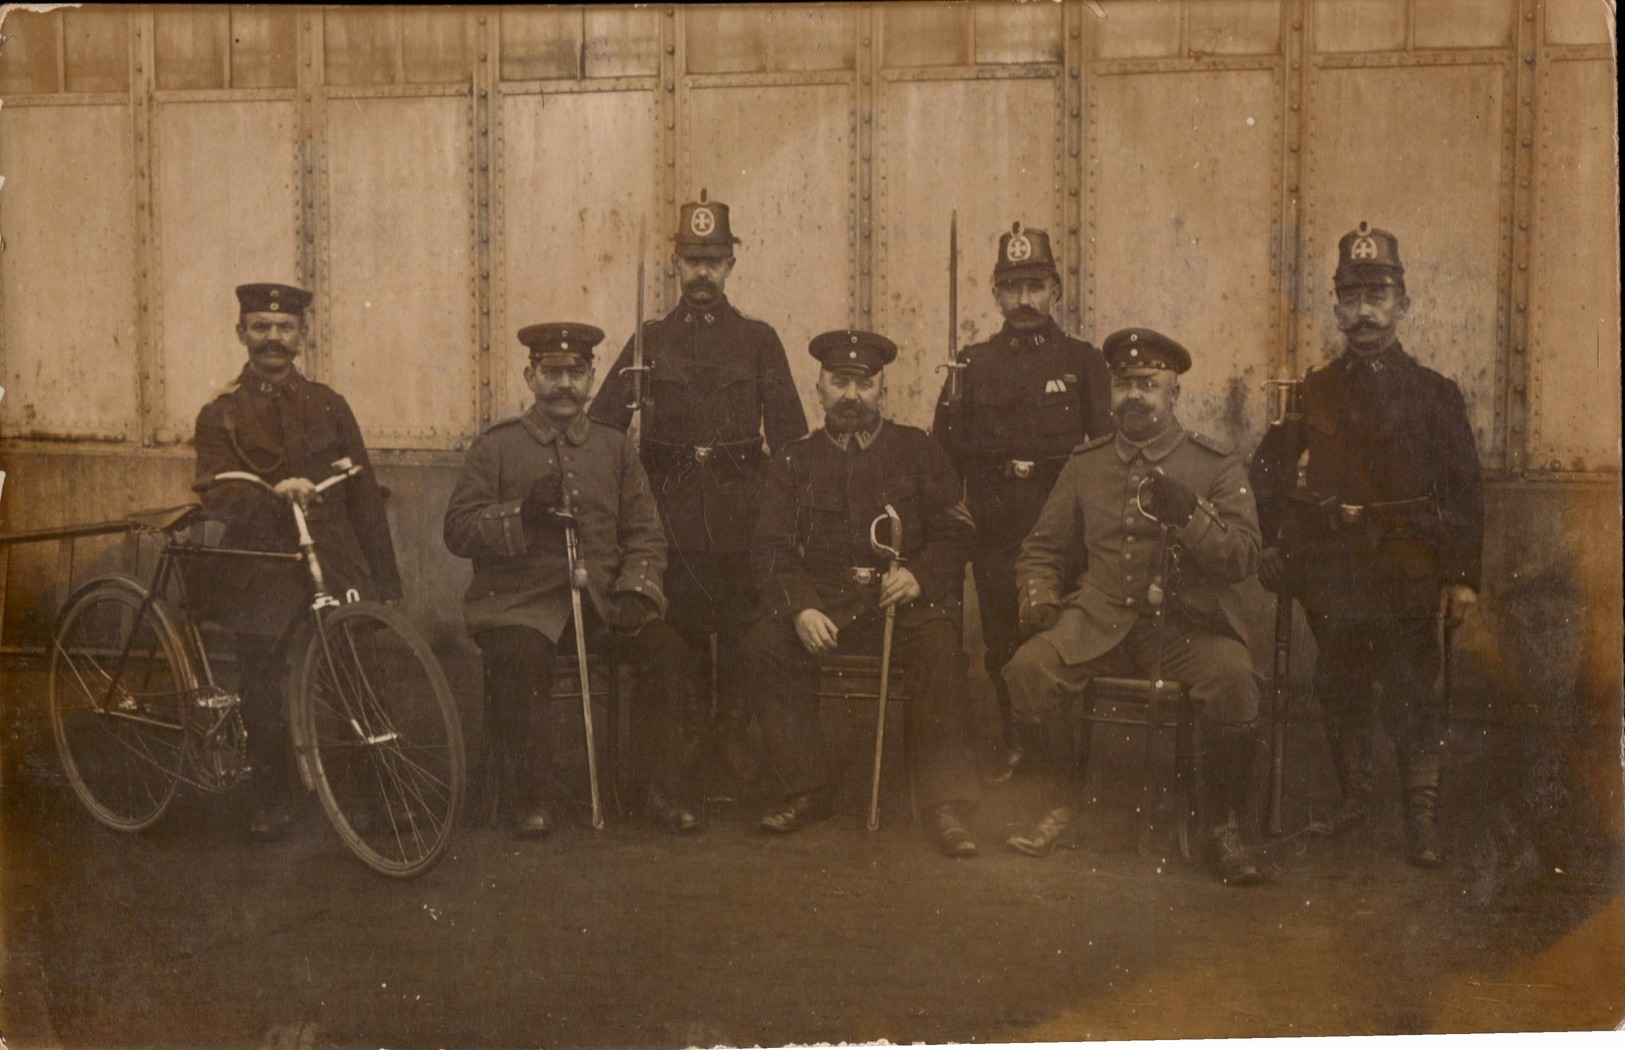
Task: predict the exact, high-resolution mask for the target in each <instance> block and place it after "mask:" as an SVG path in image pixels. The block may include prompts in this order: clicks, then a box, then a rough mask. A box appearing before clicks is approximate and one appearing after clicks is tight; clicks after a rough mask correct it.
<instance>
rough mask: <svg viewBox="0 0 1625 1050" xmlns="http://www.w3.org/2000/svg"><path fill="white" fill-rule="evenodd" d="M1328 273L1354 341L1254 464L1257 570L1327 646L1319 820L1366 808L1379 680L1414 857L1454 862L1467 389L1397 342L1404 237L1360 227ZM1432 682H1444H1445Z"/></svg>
mask: <svg viewBox="0 0 1625 1050" xmlns="http://www.w3.org/2000/svg"><path fill="white" fill-rule="evenodd" d="M1333 283H1334V285H1335V287H1336V294H1337V303H1336V306H1335V307H1334V308H1333V310H1334V313H1335V314H1336V317H1337V326H1338V328H1340V329H1341V330H1342V332H1343V336H1344V339H1345V341H1346V344H1347V346H1346V348H1345V349H1344V351H1343V353H1342V354H1341V355H1340V356H1338V357H1337V359H1336V360H1334V361H1332V363H1331V364H1329V365H1326V366H1325V367H1324V368H1317V369H1311V370H1310V372H1309V374H1308V375H1307V376H1305V377H1304V380H1303V383H1302V386H1301V389H1300V390H1299V392H1298V402H1299V408H1300V411H1299V412H1298V413H1296V414H1295V415H1296V418H1292V417H1288V418H1287V419H1285V420H1283V422H1282V424H1281V425H1278V426H1273V427H1271V428H1270V430H1269V431H1268V432H1267V433H1266V434H1265V435H1264V440H1263V442H1262V444H1260V446H1259V449H1258V453H1257V454H1256V455H1255V456H1254V458H1253V464H1252V481H1253V485H1254V488H1255V490H1256V491H1257V495H1258V509H1259V513H1260V516H1261V517H1262V519H1263V524H1264V536H1265V542H1266V543H1267V544H1268V545H1269V546H1268V548H1267V549H1266V550H1265V551H1264V556H1263V560H1262V562H1261V563H1260V566H1259V578H1260V580H1261V581H1262V582H1263V583H1264V585H1265V586H1266V587H1268V588H1270V589H1271V590H1274V591H1277V592H1278V593H1285V594H1290V595H1292V596H1294V597H1296V598H1297V599H1298V600H1299V601H1300V602H1302V603H1303V607H1304V611H1305V613H1306V614H1307V615H1308V619H1309V626H1310V628H1311V629H1312V630H1313V631H1314V635H1315V642H1316V645H1317V648H1318V650H1319V656H1318V657H1317V660H1316V664H1315V677H1314V690H1315V699H1316V702H1317V703H1318V704H1319V705H1320V708H1321V711H1322V712H1323V713H1324V715H1325V719H1326V736H1327V740H1328V743H1329V744H1330V745H1331V749H1332V757H1333V760H1334V763H1335V766H1336V769H1337V776H1338V783H1339V786H1340V788H1341V792H1342V799H1341V802H1340V804H1339V806H1338V807H1337V809H1336V810H1334V811H1333V812H1332V813H1331V814H1330V815H1329V816H1328V817H1326V818H1325V819H1323V820H1319V821H1316V822H1314V823H1313V824H1312V825H1311V830H1314V831H1317V832H1319V833H1321V834H1327V835H1331V834H1337V833H1338V832H1341V831H1344V830H1346V829H1348V828H1352V827H1354V826H1356V825H1359V824H1362V823H1364V822H1365V821H1366V820H1367V818H1368V817H1369V810H1370V803H1371V793H1372V783H1371V746H1372V735H1371V734H1372V720H1373V719H1372V716H1373V705H1374V701H1373V698H1372V686H1373V685H1374V684H1377V683H1380V684H1381V686H1382V715H1383V723H1384V725H1385V727H1386V728H1387V731H1388V735H1389V737H1390V738H1391V739H1392V740H1393V743H1394V749H1395V751H1396V752H1397V753H1398V758H1399V770H1400V777H1401V780H1402V786H1403V788H1404V793H1405V821H1406V831H1407V835H1408V840H1409V841H1408V850H1407V852H1408V854H1409V857H1410V860H1411V862H1412V863H1413V864H1416V865H1417V866H1419V867H1424V868H1434V867H1438V866H1439V865H1440V864H1441V863H1442V861H1443V855H1442V852H1441V850H1440V846H1439V839H1438V831H1437V828H1436V810H1437V807H1438V796H1439V778H1440V773H1441V769H1442V766H1443V761H1444V739H1445V735H1446V733H1447V731H1448V729H1449V707H1448V704H1449V695H1448V692H1449V671H1448V668H1449V653H1450V648H1449V647H1450V634H1451V631H1452V630H1453V629H1454V628H1455V626H1456V625H1457V624H1458V623H1460V622H1461V620H1462V618H1463V617H1465V616H1466V615H1467V614H1468V613H1469V612H1471V611H1472V608H1473V606H1474V604H1475V602H1476V601H1477V598H1478V583H1479V570H1480V564H1481V558H1482V549H1483V540H1484V489H1483V482H1482V480H1481V478H1480V476H1479V466H1478V449H1477V445H1476V443H1475V441H1474V439H1473V430H1472V426H1471V424H1470V423H1469V422H1468V419H1467V406H1466V402H1465V401H1464V400H1463V399H1462V396H1461V391H1460V389H1459V388H1458V387H1457V386H1456V384H1455V383H1454V382H1452V381H1451V380H1449V379H1446V378H1445V377H1444V376H1442V375H1440V374H1439V373H1437V372H1435V371H1433V370H1432V369H1430V368H1427V367H1424V366H1423V365H1421V364H1420V363H1418V362H1417V360H1416V359H1415V358H1413V357H1411V356H1410V355H1408V354H1407V353H1405V351H1404V349H1403V348H1402V347H1401V346H1400V342H1399V323H1400V322H1401V321H1402V320H1404V318H1405V314H1406V312H1407V311H1408V310H1409V309H1410V298H1409V297H1408V296H1407V295H1406V294H1405V268H1404V266H1403V265H1401V263H1400V261H1399V241H1398V239H1397V238H1395V237H1394V235H1393V234H1391V233H1389V232H1387V231H1386V230H1378V229H1372V228H1371V227H1370V226H1368V225H1367V224H1366V223H1361V224H1360V226H1359V228H1358V229H1356V230H1353V231H1351V232H1349V233H1347V234H1345V235H1344V236H1343V238H1342V240H1341V241H1340V242H1339V244H1338V262H1337V272H1336V274H1335V275H1334V277H1333ZM1305 452H1307V453H1308V463H1307V464H1306V465H1305V466H1304V468H1303V485H1302V486H1301V487H1300V485H1299V483H1298V478H1299V460H1300V458H1301V457H1302V456H1303V454H1304V453H1305ZM1441 643H1442V648H1441ZM1441 672H1442V673H1441ZM1436 675H1440V676H1441V677H1442V678H1443V680H1444V688H1443V689H1436V688H1434V684H1433V683H1434V679H1435V676H1436Z"/></svg>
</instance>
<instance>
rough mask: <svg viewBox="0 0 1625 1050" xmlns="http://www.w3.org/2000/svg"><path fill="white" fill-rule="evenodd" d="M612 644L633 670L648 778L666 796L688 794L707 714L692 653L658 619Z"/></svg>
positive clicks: (638, 719) (635, 703) (640, 735)
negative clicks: (636, 677)
mask: <svg viewBox="0 0 1625 1050" xmlns="http://www.w3.org/2000/svg"><path fill="white" fill-rule="evenodd" d="M615 644H616V645H617V646H618V648H619V649H620V651H621V654H622V655H623V656H624V657H625V658H626V659H627V660H629V661H630V662H631V663H632V665H633V667H634V668H635V669H636V671H637V676H638V687H637V689H635V690H634V693H633V695H634V705H635V710H634V712H633V720H634V722H635V723H637V724H638V726H639V731H638V733H637V736H638V737H639V738H640V739H641V740H643V741H646V743H647V747H646V748H645V756H646V760H647V763H648V764H647V765H646V767H645V768H647V769H648V770H649V775H650V781H651V784H652V786H654V787H655V789H656V790H657V791H659V792H661V793H662V794H664V795H666V796H668V797H669V798H672V799H687V798H690V796H691V795H692V794H693V790H694V780H695V767H696V765H697V764H698V761H699V756H700V751H701V747H702V742H703V740H704V726H705V716H706V710H705V703H704V698H703V697H702V695H701V694H700V692H699V690H698V689H697V687H696V679H695V661H694V657H693V653H692V652H691V651H690V650H689V648H688V646H687V645H686V644H685V643H684V641H683V639H682V637H681V636H679V635H678V633H677V632H676V631H674V630H673V629H672V628H671V627H669V626H667V625H666V624H665V623H662V622H661V621H659V620H654V621H651V622H650V623H648V624H646V625H645V626H644V627H643V629H642V630H640V631H638V632H637V633H636V634H633V635H626V636H621V637H618V638H617V639H616V642H615Z"/></svg>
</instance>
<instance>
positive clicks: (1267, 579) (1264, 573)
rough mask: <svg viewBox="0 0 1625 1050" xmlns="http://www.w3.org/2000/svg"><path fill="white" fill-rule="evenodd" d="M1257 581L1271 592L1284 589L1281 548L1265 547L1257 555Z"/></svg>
mask: <svg viewBox="0 0 1625 1050" xmlns="http://www.w3.org/2000/svg"><path fill="white" fill-rule="evenodd" d="M1258 582H1259V583H1262V584H1263V585H1264V589H1265V590H1266V591H1269V592H1270V593H1271V594H1281V593H1284V592H1285V590H1286V562H1285V561H1283V560H1282V559H1281V548H1279V547H1265V548H1264V551H1263V553H1262V554H1260V555H1259V556H1258Z"/></svg>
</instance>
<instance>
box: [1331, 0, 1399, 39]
mask: <svg viewBox="0 0 1625 1050" xmlns="http://www.w3.org/2000/svg"><path fill="white" fill-rule="evenodd" d="M1404 46H1405V0H1315V50H1316V51H1398V50H1400V49H1401V48H1403V47H1404Z"/></svg>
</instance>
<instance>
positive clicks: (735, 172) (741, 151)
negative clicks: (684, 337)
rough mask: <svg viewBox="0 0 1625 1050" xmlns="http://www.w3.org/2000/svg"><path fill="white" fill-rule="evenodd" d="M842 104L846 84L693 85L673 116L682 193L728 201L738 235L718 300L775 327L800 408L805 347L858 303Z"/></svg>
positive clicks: (811, 403)
mask: <svg viewBox="0 0 1625 1050" xmlns="http://www.w3.org/2000/svg"><path fill="white" fill-rule="evenodd" d="M853 101H854V94H853V89H852V87H851V86H850V85H847V84H823V85H803V86H784V87H726V88H706V89H699V88H695V89H691V90H690V91H689V94H688V108H687V110H686V111H685V113H684V128H685V129H686V133H685V136H684V140H685V144H686V147H687V149H686V152H685V157H684V163H683V167H682V170H683V174H684V178H683V180H682V182H681V183H680V185H681V186H682V188H683V190H682V192H683V195H684V197H685V198H686V199H690V200H692V199H693V198H692V196H690V195H691V194H694V193H697V192H698V191H699V188H700V187H702V186H703V187H705V188H706V189H707V190H709V191H710V193H711V195H712V196H713V197H714V198H715V199H717V200H720V201H722V202H724V203H726V204H727V205H728V207H729V217H730V225H732V227H733V232H734V236H736V237H738V238H739V239H740V241H741V243H740V245H739V247H738V249H737V252H736V255H737V258H738V260H739V263H738V266H737V267H736V268H735V269H734V272H733V275H732V276H731V277H730V278H729V282H728V298H729V300H730V301H732V302H733V303H735V304H736V305H738V306H739V307H740V308H741V309H743V310H744V311H745V312H746V313H748V314H750V315H751V316H754V317H760V318H761V319H762V320H764V321H766V322H767V323H768V324H771V325H772V326H773V327H774V329H775V330H776V331H777V332H778V333H779V338H780V339H781V340H782V341H783V343H784V348H785V352H786V354H787V355H788V357H789V359H790V370H791V371H792V372H794V373H795V375H796V378H797V381H798V382H797V386H798V387H799V389H800V390H801V395H802V400H803V402H805V404H806V407H807V410H808V412H809V414H813V413H814V409H815V408H816V407H817V397H816V395H815V394H814V392H813V383H814V381H815V380H816V379H817V377H818V363H817V362H816V361H814V360H813V359H812V358H811V357H809V356H808V355H807V343H808V342H809V341H810V340H811V339H812V337H813V336H815V335H817V334H818V333H819V332H823V331H827V330H829V329H831V328H841V327H845V326H846V325H849V324H851V323H852V321H853V319H854V317H855V316H856V309H857V302H856V297H857V288H856V286H855V283H854V280H853V278H854V274H855V270H856V262H857V260H856V258H855V256H856V243H857V242H856V234H857V231H856V228H855V226H854V224H853V221H852V207H853V204H854V203H855V201H856V196H857V194H856V183H855V179H854V175H853V164H854V161H855V157H854V152H855V149H854V128H853V126H852V105H853ZM659 232H660V238H661V240H660V244H661V257H662V258H663V257H664V256H665V255H667V254H669V252H668V250H667V245H668V244H669V240H668V239H667V238H668V237H669V235H670V233H671V231H670V230H669V229H665V228H662V229H661V230H660V231H659Z"/></svg>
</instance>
